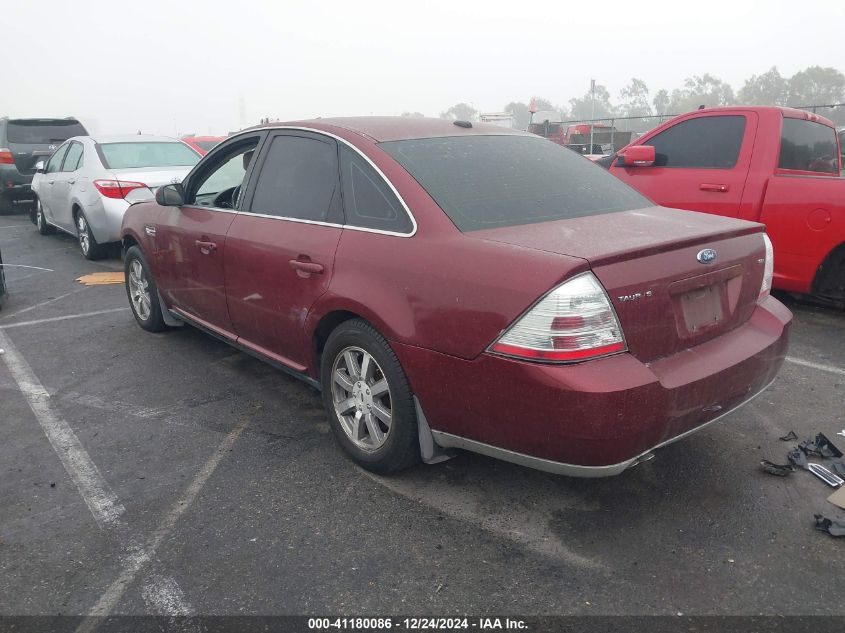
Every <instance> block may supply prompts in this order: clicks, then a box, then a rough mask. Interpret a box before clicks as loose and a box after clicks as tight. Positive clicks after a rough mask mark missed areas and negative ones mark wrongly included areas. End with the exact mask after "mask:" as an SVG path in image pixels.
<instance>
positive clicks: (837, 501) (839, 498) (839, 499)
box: [827, 486, 845, 510]
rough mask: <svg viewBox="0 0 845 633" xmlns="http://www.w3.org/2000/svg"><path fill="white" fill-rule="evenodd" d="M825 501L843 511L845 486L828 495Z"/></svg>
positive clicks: (844, 508)
mask: <svg viewBox="0 0 845 633" xmlns="http://www.w3.org/2000/svg"><path fill="white" fill-rule="evenodd" d="M827 500H828V501H830V502H831V503H832V504H833V505H835V506H838V507H840V508H842V509H843V510H845V486H839V490H837V491H836V492H834V493H833V494H832V495H830V496H829V497H828V498H827Z"/></svg>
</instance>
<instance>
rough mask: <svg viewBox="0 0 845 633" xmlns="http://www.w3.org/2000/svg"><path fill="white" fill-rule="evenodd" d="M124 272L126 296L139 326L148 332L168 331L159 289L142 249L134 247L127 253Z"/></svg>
mask: <svg viewBox="0 0 845 633" xmlns="http://www.w3.org/2000/svg"><path fill="white" fill-rule="evenodd" d="M123 270H124V274H125V277H126V280H125V286H126V296H127V298H128V299H129V307H130V308H132V315H133V316H134V317H135V320H136V321H137V322H138V325H140V326H141V327H142V328H143V329H145V330H146V331H147V332H162V331H164V330H167V329H168V327H167V324H166V323H165V322H164V315H163V314H162V309H163V307H162V305H161V303H160V302H159V300H158V287H157V286H156V283H155V279H153V275H152V272H151V271H150V267H149V265H148V264H147V260H146V259H145V258H144V254H143V253H142V252H141V249H140V248H138V247H137V246H132V247H131V248H130V249H129V250H128V251H126V256H125V257H124V260H123Z"/></svg>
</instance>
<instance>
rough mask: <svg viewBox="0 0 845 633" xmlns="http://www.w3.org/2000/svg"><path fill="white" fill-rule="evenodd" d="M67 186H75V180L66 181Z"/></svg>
mask: <svg viewBox="0 0 845 633" xmlns="http://www.w3.org/2000/svg"><path fill="white" fill-rule="evenodd" d="M67 184H69V185H75V184H76V180H75V179H74V180H68V181H67Z"/></svg>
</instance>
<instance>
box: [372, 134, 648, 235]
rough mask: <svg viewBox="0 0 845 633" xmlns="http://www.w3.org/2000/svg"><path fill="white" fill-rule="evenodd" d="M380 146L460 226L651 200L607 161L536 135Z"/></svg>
mask: <svg viewBox="0 0 845 633" xmlns="http://www.w3.org/2000/svg"><path fill="white" fill-rule="evenodd" d="M379 147H381V148H382V149H384V150H385V151H386V152H387V153H388V154H390V155H391V156H392V157H393V158H394V159H396V160H397V161H398V162H399V163H400V164H401V165H402V166H403V167H404V168H405V169H406V170H407V171H408V172H409V173H410V174H411V175H412V176H413V177H414V178H415V179H416V180H417V182H419V183H420V184H421V185H422V186H423V187H424V188H425V190H426V191H428V193H429V195H431V197H432V198H434V200H435V202H437V204H438V205H439V206H440V208H442V209H443V211H445V212H446V214H447V215H448V216H449V217H450V218H451V219H452V222H454V223H455V225H456V226H457V227H458V228H459V229H460V230H461V231H473V230H478V229H487V228H495V227H500V226H513V225H517V224H531V223H534V222H547V221H550V220H562V219H567V218H577V217H582V216H587V215H599V214H602V213H615V212H618V211H628V210H630V209H641V208H644V207H649V206H652V203H651V202H649V201H648V200H647V199H646V198H644V197H643V196H641V195H640V194H638V193H637V192H636V191H634V190H633V189H631V188H630V187H628V185H626V184H624V183H623V182H622V181H620V180H618V179H617V178H615V177H614V176H612V175H610V174H609V173H607V172H606V171H605V170H603V169H602V168H601V167H598V166H597V165H594V164H592V163H591V162H590V161H589V160H587V159H586V158H583V157H581V156H579V155H578V154H576V153H574V152H572V151H571V150H568V149H566V148H564V147H561V146H560V145H557V144H555V143H551V142H549V141H547V140H545V139H543V138H539V137H536V136H516V135H514V136H510V135H508V136H463V137H454V136H453V137H446V138H429V139H412V140H404V141H390V142H386V143H381V144H380V145H379Z"/></svg>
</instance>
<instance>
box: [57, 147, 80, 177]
mask: <svg viewBox="0 0 845 633" xmlns="http://www.w3.org/2000/svg"><path fill="white" fill-rule="evenodd" d="M81 162H82V144H81V143H71V144H70V149H68V151H67V154H66V155H65V162H64V166H63V167H62V171H76V170H77V169H79V166H80V163H81Z"/></svg>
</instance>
